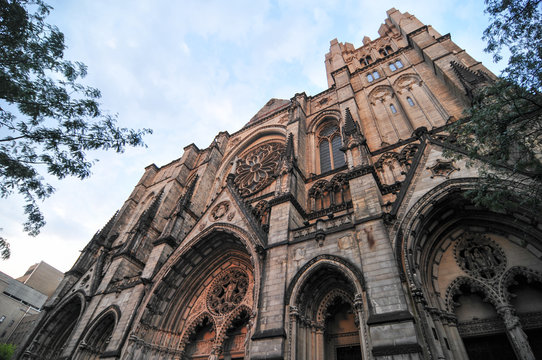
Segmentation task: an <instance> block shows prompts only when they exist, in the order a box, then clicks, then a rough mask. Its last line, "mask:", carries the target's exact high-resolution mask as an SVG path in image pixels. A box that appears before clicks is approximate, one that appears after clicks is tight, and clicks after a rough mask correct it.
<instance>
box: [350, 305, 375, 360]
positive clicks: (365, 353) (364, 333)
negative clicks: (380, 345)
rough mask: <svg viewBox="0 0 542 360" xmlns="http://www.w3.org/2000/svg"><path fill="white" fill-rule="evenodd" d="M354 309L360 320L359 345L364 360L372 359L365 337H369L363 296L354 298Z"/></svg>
mask: <svg viewBox="0 0 542 360" xmlns="http://www.w3.org/2000/svg"><path fill="white" fill-rule="evenodd" d="M354 309H355V311H356V317H357V319H358V328H359V344H360V347H361V353H362V359H371V358H372V356H371V353H370V349H368V348H367V343H369V341H368V339H366V338H365V337H366V336H368V332H367V327H366V325H365V319H364V316H363V295H361V294H356V296H355V297H354Z"/></svg>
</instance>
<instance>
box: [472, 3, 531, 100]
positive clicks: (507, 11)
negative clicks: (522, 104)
mask: <svg viewBox="0 0 542 360" xmlns="http://www.w3.org/2000/svg"><path fill="white" fill-rule="evenodd" d="M486 5H487V8H486V10H485V12H486V13H487V14H489V15H490V17H491V19H492V22H491V24H490V25H489V26H488V28H487V29H486V30H485V31H484V37H483V39H484V40H487V47H486V49H485V51H486V52H488V53H492V54H493V59H494V60H495V61H496V62H497V61H499V60H501V58H502V50H503V48H508V50H509V51H510V59H509V60H508V66H507V67H506V68H505V69H504V70H503V76H504V77H505V78H507V79H509V80H511V81H513V82H515V83H516V84H518V85H520V86H521V87H523V88H525V89H527V90H529V91H541V90H542V72H541V71H540V69H542V43H541V42H542V12H541V10H542V9H541V1H540V0H486Z"/></svg>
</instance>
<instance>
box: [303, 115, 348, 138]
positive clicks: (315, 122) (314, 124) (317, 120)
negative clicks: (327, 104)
mask: <svg viewBox="0 0 542 360" xmlns="http://www.w3.org/2000/svg"><path fill="white" fill-rule="evenodd" d="M341 119H342V116H341V112H340V110H338V109H327V110H324V111H322V112H320V113H319V114H318V115H316V116H315V117H314V118H312V120H311V121H310V122H309V124H308V126H307V132H308V133H314V132H316V130H317V129H318V128H319V127H320V126H321V125H322V124H323V123H324V122H326V121H329V120H331V121H336V122H337V124H340V122H341Z"/></svg>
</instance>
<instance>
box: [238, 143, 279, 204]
mask: <svg viewBox="0 0 542 360" xmlns="http://www.w3.org/2000/svg"><path fill="white" fill-rule="evenodd" d="M283 152H284V144H282V143H278V142H272V143H266V144H263V145H260V146H258V147H257V148H256V149H254V150H252V151H250V152H249V153H248V154H247V155H245V156H244V157H243V158H242V159H240V160H238V161H237V168H236V169H235V180H234V183H235V185H236V186H237V187H238V189H239V192H240V193H241V196H249V195H251V194H254V193H255V192H258V191H260V190H262V189H264V188H265V187H266V186H268V185H269V184H270V183H271V182H272V181H273V179H274V175H275V173H276V171H277V168H278V166H279V163H280V155H281V154H282V153H283Z"/></svg>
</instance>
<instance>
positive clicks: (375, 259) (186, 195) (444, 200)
mask: <svg viewBox="0 0 542 360" xmlns="http://www.w3.org/2000/svg"><path fill="white" fill-rule="evenodd" d="M378 33H379V37H378V38H377V39H375V40H371V39H369V38H368V37H365V38H364V39H363V45H362V46H361V47H359V48H355V47H354V46H353V45H352V44H350V43H341V42H338V41H337V40H336V39H335V40H332V41H331V43H330V49H329V52H328V53H327V54H326V55H325V68H326V73H327V81H328V89H326V90H324V91H323V92H321V93H319V94H315V95H307V94H305V93H304V92H301V93H297V94H295V95H293V97H292V98H291V99H271V100H269V101H268V102H267V104H265V106H264V107H263V108H262V109H261V110H260V111H258V113H257V114H255V115H254V116H253V117H252V119H250V120H249V121H248V122H247V123H246V125H245V126H244V127H243V128H241V129H239V130H238V131H236V132H235V133H232V134H230V133H228V132H220V133H219V134H218V135H216V137H215V138H214V140H213V142H212V143H211V144H210V145H209V146H208V147H207V148H205V149H199V148H198V147H197V146H195V145H194V144H191V145H188V146H187V147H185V148H184V153H183V155H182V157H181V158H179V159H176V160H173V161H172V162H170V163H169V164H167V165H164V166H162V167H157V166H155V165H154V164H152V165H149V166H148V167H147V168H145V171H144V174H143V176H142V177H141V180H140V181H139V183H138V184H137V185H136V186H135V188H134V190H133V192H132V193H131V195H130V197H129V198H128V199H127V200H126V202H125V203H124V204H123V205H122V207H121V208H120V210H118V212H117V213H116V214H114V215H113V216H112V218H111V220H109V222H108V223H107V224H106V225H105V226H104V227H103V228H102V229H101V230H100V231H98V232H97V233H96V234H95V236H94V237H93V238H92V239H91V240H90V242H89V243H88V245H86V247H85V248H84V250H83V251H82V253H81V255H80V257H79V259H78V260H77V261H76V262H75V264H74V266H73V267H72V269H71V270H70V271H68V272H67V273H66V275H65V277H64V279H63V281H62V282H61V284H60V286H59V287H58V288H57V290H56V292H55V294H54V295H53V296H52V297H51V298H50V299H49V301H48V302H47V304H46V306H45V311H43V312H42V315H41V317H40V320H39V324H38V326H37V327H36V328H35V330H34V331H32V332H31V333H29V334H28V338H27V340H26V342H25V345H24V346H22V347H21V348H20V349H19V352H18V354H17V358H18V359H35V360H38V359H43V360H49V359H76V360H83V359H109V360H113V359H122V360H132V359H133V360H143V359H156V360H159V359H174V360H181V359H212V360H217V359H224V360H234V359H236V360H239V359H251V360H257V359H258V360H259V359H262V360H263V359H269V360H272V359H273V360H279V359H281V360H282V359H284V360H309V359H310V360H313V359H314V360H357V359H364V360H366V359H375V360H379V359H382V360H384V359H389V360H391V359H393V360H407V359H435V360H436V359H480V358H484V359H488V360H492V359H522V360H523V359H525V360H526V359H536V358H539V359H541V358H542V242H541V240H542V218H541V217H540V215H536V214H534V215H533V214H532V213H529V212H527V211H526V212H522V211H520V210H517V211H515V212H507V213H505V212H502V213H496V212H492V211H490V210H488V209H484V208H478V207H475V206H473V205H472V204H471V203H470V202H469V200H468V198H467V197H465V196H464V193H465V192H466V191H468V190H469V189H472V188H473V186H474V185H475V183H476V181H477V176H478V172H477V169H476V168H475V167H469V166H467V164H466V163H465V162H464V161H463V160H452V159H450V158H446V157H445V156H444V155H443V152H444V151H445V150H446V149H448V150H450V151H452V152H453V151H459V152H461V149H459V148H456V147H454V145H453V139H450V138H449V136H448V133H447V128H448V125H449V124H451V123H453V122H454V121H457V120H459V119H460V118H461V117H462V114H463V111H464V110H465V108H467V107H468V106H469V104H470V102H471V99H472V95H473V92H474V91H476V89H477V88H479V87H480V86H483V85H484V84H487V83H488V82H491V81H493V80H494V79H495V78H496V77H495V75H493V74H491V72H489V71H488V70H487V69H486V68H485V67H484V66H483V65H482V64H481V63H480V62H477V61H476V60H475V59H473V58H472V57H471V56H470V55H469V54H468V53H467V52H466V51H465V50H463V49H461V48H460V47H459V46H458V45H456V44H455V43H454V42H453V41H452V39H451V37H450V35H449V34H446V35H441V34H440V33H438V32H437V31H436V30H435V29H433V28H432V27H431V26H429V25H424V24H423V23H421V22H420V21H419V20H418V19H417V18H416V17H415V16H413V15H411V14H409V13H401V12H400V11H398V10H396V9H390V10H389V11H388V12H387V17H386V19H385V20H384V22H383V24H382V25H381V26H380V29H379V30H378ZM247 120H248V119H247Z"/></svg>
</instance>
